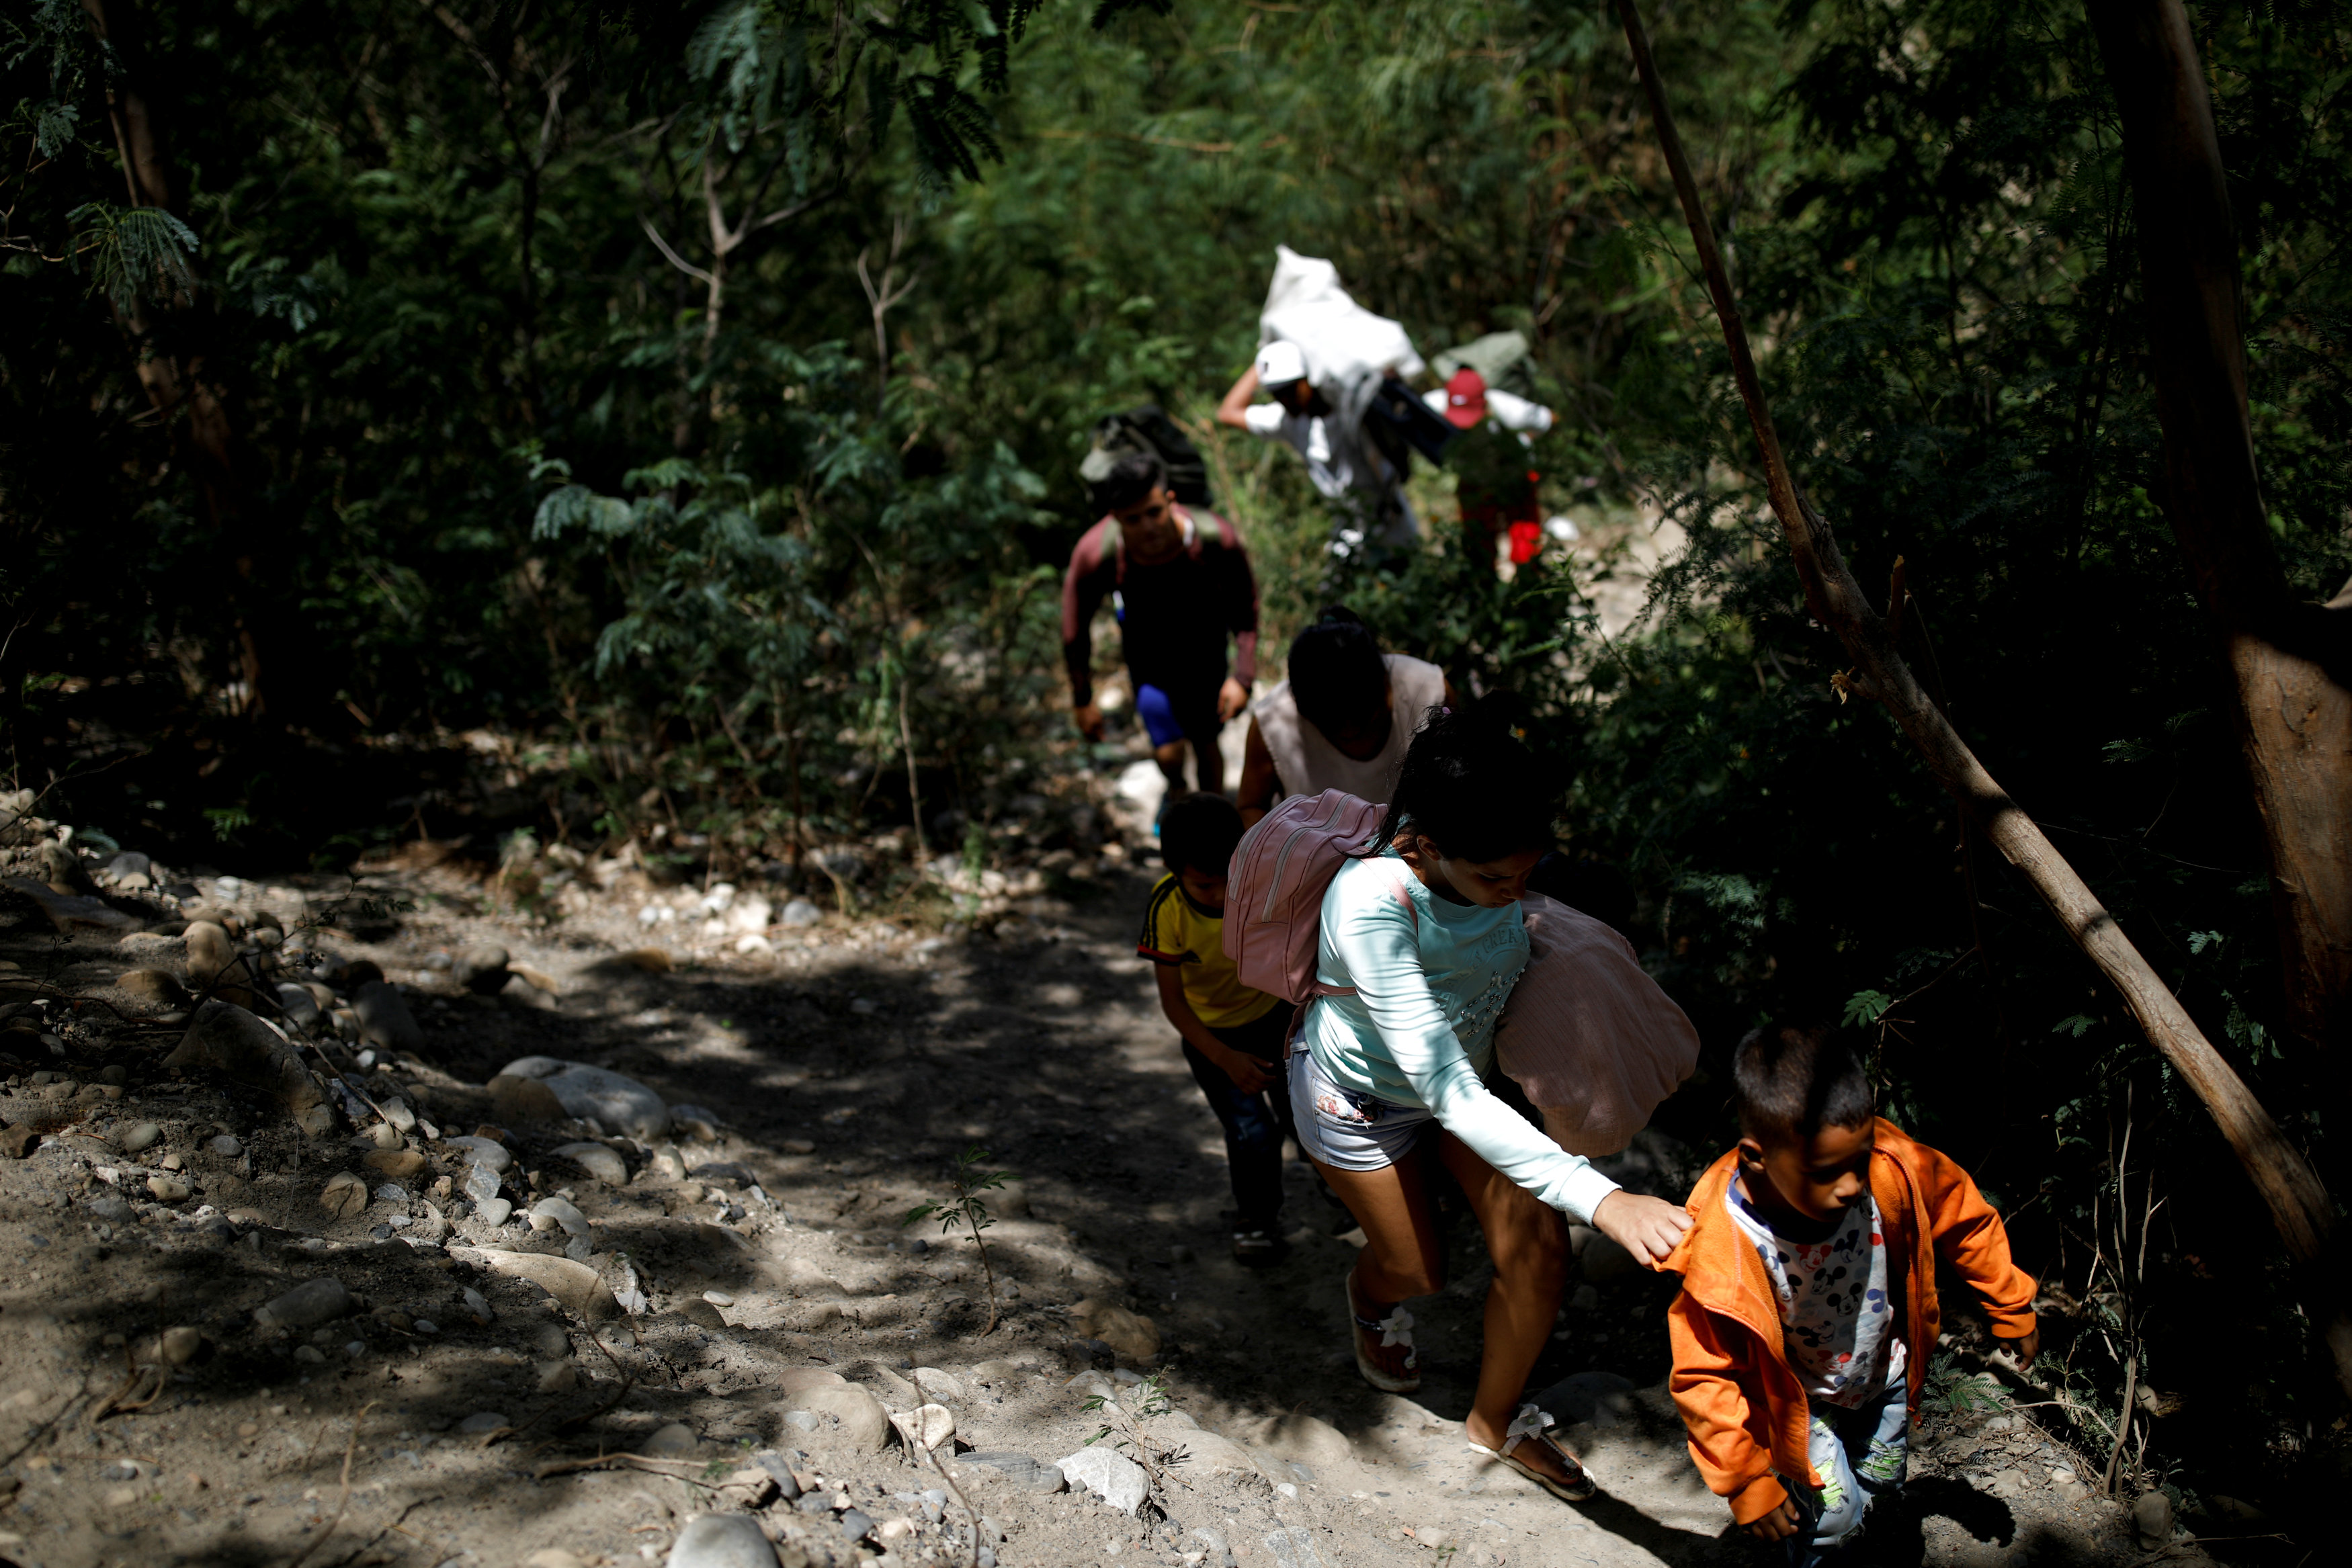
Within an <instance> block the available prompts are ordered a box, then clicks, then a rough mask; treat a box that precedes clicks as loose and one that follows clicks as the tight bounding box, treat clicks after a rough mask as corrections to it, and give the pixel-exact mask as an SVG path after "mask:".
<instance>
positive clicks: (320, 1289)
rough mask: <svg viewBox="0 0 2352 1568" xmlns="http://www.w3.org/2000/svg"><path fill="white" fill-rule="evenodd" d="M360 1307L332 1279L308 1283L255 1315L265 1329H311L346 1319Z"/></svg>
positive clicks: (338, 1282)
mask: <svg viewBox="0 0 2352 1568" xmlns="http://www.w3.org/2000/svg"><path fill="white" fill-rule="evenodd" d="M358 1305H359V1303H358V1302H356V1301H352V1293H351V1292H350V1291H347V1290H345V1289H343V1282H342V1281H341V1280H338V1279H334V1278H332V1277H329V1278H326V1279H320V1280H306V1281H303V1282H302V1283H301V1284H299V1285H297V1286H295V1287H294V1288H293V1289H292V1290H290V1291H287V1292H286V1293H285V1294H284V1295H282V1296H279V1297H278V1298H277V1299H276V1300H275V1301H271V1302H270V1303H269V1304H268V1306H266V1307H263V1308H262V1309H261V1310H260V1311H259V1312H255V1313H254V1314H253V1321H254V1322H257V1323H260V1324H261V1325H262V1326H264V1327H265V1328H283V1329H309V1328H316V1327H318V1326H319V1325H320V1323H323V1322H332V1321H333V1320H334V1319H336V1318H340V1317H342V1316H345V1315H346V1314H348V1313H349V1312H352V1310H353V1309H355V1308H356V1307H357V1306H358Z"/></svg>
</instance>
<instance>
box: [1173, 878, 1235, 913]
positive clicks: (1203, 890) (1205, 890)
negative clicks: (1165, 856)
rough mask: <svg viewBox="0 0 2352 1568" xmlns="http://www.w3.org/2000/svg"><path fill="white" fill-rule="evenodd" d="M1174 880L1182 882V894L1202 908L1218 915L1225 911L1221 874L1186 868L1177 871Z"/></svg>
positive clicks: (1223, 885)
mask: <svg viewBox="0 0 2352 1568" xmlns="http://www.w3.org/2000/svg"><path fill="white" fill-rule="evenodd" d="M1176 880H1177V881H1178V882H1179V883H1182V884H1183V887H1184V896H1185V897H1187V898H1189V899H1191V900H1192V902H1193V903H1195V904H1199V905H1200V906H1201V907H1202V908H1203V909H1206V910H1210V911H1212V912H1213V913H1215V914H1218V915H1223V913H1224V912H1225V879H1224V877H1223V874H1221V873H1216V872H1206V871H1192V870H1190V869H1187V870H1184V871H1180V872H1178V873H1176Z"/></svg>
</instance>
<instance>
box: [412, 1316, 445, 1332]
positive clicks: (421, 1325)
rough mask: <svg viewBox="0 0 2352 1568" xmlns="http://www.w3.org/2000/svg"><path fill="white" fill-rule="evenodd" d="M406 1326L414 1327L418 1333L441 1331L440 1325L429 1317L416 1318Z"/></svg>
mask: <svg viewBox="0 0 2352 1568" xmlns="http://www.w3.org/2000/svg"><path fill="white" fill-rule="evenodd" d="M408 1326H409V1327H410V1328H413V1329H415V1331H416V1332H417V1333H440V1332H441V1325H440V1324H439V1323H436V1322H434V1321H433V1320H432V1319H431V1318H418V1319H417V1320H416V1321H415V1322H412V1323H410V1324H409V1325H408Z"/></svg>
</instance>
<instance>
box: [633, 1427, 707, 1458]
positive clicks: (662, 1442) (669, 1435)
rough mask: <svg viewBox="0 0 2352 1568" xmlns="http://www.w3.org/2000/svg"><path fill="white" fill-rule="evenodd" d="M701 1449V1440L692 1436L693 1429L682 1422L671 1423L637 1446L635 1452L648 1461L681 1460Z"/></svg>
mask: <svg viewBox="0 0 2352 1568" xmlns="http://www.w3.org/2000/svg"><path fill="white" fill-rule="evenodd" d="M701 1447H702V1439H701V1438H699V1437H696V1436H695V1435H694V1428H693V1427H689V1426H688V1425H687V1424H686V1423H685V1422H683V1421H673V1422H671V1423H670V1424H669V1425H668V1426H667V1427H659V1428H657V1429H656V1431H655V1432H654V1435H653V1436H652V1437H647V1438H646V1440H645V1441H644V1442H643V1443H641V1444H639V1445H638V1447H637V1452H638V1453H640V1454H642V1455H644V1456H645V1457H646V1458H649V1459H682V1458H688V1457H689V1456H691V1455H693V1454H694V1453H696V1452H697V1451H698V1450H699V1449H700V1448H701Z"/></svg>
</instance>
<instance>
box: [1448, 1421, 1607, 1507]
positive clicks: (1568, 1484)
mask: <svg viewBox="0 0 2352 1568" xmlns="http://www.w3.org/2000/svg"><path fill="white" fill-rule="evenodd" d="M1530 1438H1533V1439H1534V1440H1535V1441H1537V1442H1538V1443H1541V1444H1542V1445H1543V1446H1544V1447H1545V1448H1549V1449H1550V1450H1551V1451H1552V1452H1553V1453H1554V1454H1555V1455H1557V1456H1559V1462H1560V1466H1561V1468H1562V1469H1566V1470H1567V1471H1568V1473H1569V1475H1570V1477H1572V1478H1573V1479H1570V1480H1566V1481H1561V1480H1556V1479H1553V1478H1552V1477H1550V1476H1548V1475H1546V1474H1544V1473H1543V1472H1542V1471H1541V1470H1539V1469H1536V1468H1535V1467H1534V1466H1532V1465H1530V1464H1528V1462H1527V1461H1526V1460H1524V1459H1522V1458H1519V1457H1518V1456H1517V1453H1515V1452H1514V1450H1515V1449H1517V1448H1518V1446H1519V1445H1520V1444H1521V1443H1524V1442H1527V1441H1528V1439H1530ZM1470 1451H1471V1452H1472V1453H1474V1454H1484V1455H1486V1457H1487V1458H1490V1459H1499V1460H1501V1461H1502V1462H1503V1463H1504V1464H1507V1465H1508V1466H1510V1468H1511V1469H1515V1470H1517V1471H1518V1472H1519V1474H1521V1475H1523V1476H1525V1477H1527V1478H1528V1479H1529V1480H1531V1481H1533V1482H1535V1483H1536V1485H1538V1486H1539V1487H1541V1488H1543V1490H1546V1491H1548V1492H1549V1493H1551V1495H1552V1496H1554V1497H1556V1498H1558V1499H1559V1500H1560V1501H1562V1502H1582V1501H1584V1500H1586V1499H1587V1498H1590V1497H1591V1496H1592V1495H1593V1494H1594V1493H1595V1492H1597V1491H1599V1490H1601V1489H1600V1488H1599V1487H1597V1486H1595V1485H1593V1483H1592V1478H1591V1476H1588V1475H1586V1474H1585V1473H1584V1466H1583V1465H1582V1464H1581V1463H1580V1461H1579V1460H1578V1459H1577V1457H1576V1456H1575V1455H1574V1454H1571V1453H1570V1452H1569V1451H1568V1450H1567V1449H1566V1448H1561V1447H1560V1446H1559V1442H1558V1441H1557V1440H1556V1439H1555V1438H1554V1437H1552V1435H1551V1417H1550V1416H1547V1415H1545V1414H1544V1413H1543V1412H1542V1411H1540V1410H1538V1409H1537V1408H1536V1407H1535V1406H1532V1405H1522V1406H1519V1413H1518V1414H1517V1416H1513V1417H1512V1418H1511V1425H1510V1427H1509V1429H1508V1430H1507V1431H1506V1432H1505V1433H1504V1434H1503V1446H1502V1447H1501V1448H1488V1447H1486V1444H1484V1443H1472V1444H1471V1445H1470Z"/></svg>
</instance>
